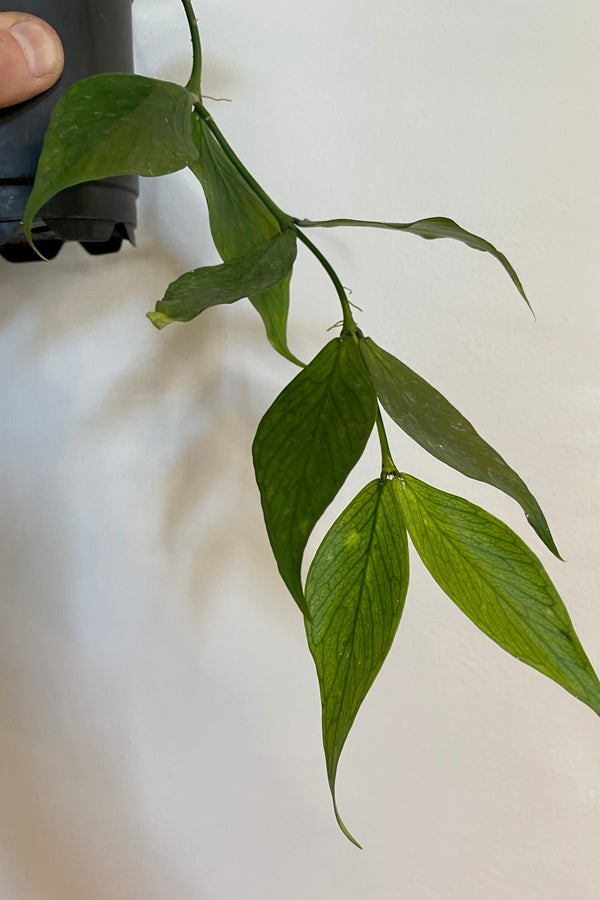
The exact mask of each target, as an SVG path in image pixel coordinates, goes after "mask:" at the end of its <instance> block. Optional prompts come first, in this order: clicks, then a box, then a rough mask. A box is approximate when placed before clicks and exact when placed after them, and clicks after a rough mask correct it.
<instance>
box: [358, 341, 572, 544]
mask: <svg viewBox="0 0 600 900" xmlns="http://www.w3.org/2000/svg"><path fill="white" fill-rule="evenodd" d="M360 348H361V352H362V355H363V359H364V360H365V363H366V366H367V369H368V370H369V374H370V376H371V378H372V380H373V384H374V385H375V390H376V391H377V396H378V397H379V400H380V401H381V405H382V406H383V408H384V409H385V410H386V412H387V413H388V414H389V415H390V416H391V418H392V419H393V420H394V422H396V424H397V425H399V426H400V428H402V430H403V431H405V432H406V434H408V435H410V437H411V438H413V440H415V441H416V442H417V443H418V444H420V445H421V447H424V448H425V450H427V451H428V452H429V453H431V455H432V456H435V457H436V458H437V459H440V460H441V461H442V462H444V463H446V464H447V465H449V466H452V468H453V469H457V470H458V471H459V472H462V474H463V475H467V476H468V477H469V478H475V479H476V480H477V481H484V482H486V484H491V485H493V486H494V487H497V488H498V489H499V490H501V491H504V493H505V494H508V495H509V497H512V498H513V499H514V500H516V501H517V503H519V504H520V506H521V507H522V509H523V511H524V513H525V515H526V517H527V520H528V522H529V524H530V525H531V527H532V528H533V529H534V530H535V532H536V533H537V534H538V535H539V537H540V538H541V540H542V541H543V542H544V544H546V546H547V547H548V548H549V550H551V551H552V553H554V554H555V555H556V556H559V553H558V550H557V549H556V545H555V543H554V540H553V538H552V534H551V533H550V528H549V527H548V523H547V522H546V518H545V516H544V513H543V512H542V510H541V508H540V506H539V504H538V502H537V500H536V499H535V497H534V496H533V494H532V493H531V491H530V490H529V488H528V487H527V485H526V484H525V482H524V481H523V480H522V479H521V478H520V477H519V476H518V475H517V473H516V472H515V471H513V469H511V467H510V466H509V465H508V463H506V462H505V461H504V460H503V459H502V457H501V456H500V455H499V454H498V453H496V451H495V450H494V449H493V447H490V445H489V444H488V443H486V441H484V440H483V438H482V437H480V436H479V434H478V433H477V432H476V431H475V429H474V428H473V426H472V425H471V423H470V422H469V421H468V420H467V419H465V417H464V416H463V415H462V414H461V413H460V412H459V411H458V410H457V409H456V408H455V407H454V406H452V404H451V403H449V402H448V400H446V398H445V397H443V396H442V394H440V393H439V391H437V390H436V389H435V388H434V387H432V386H431V385H430V384H428V383H427V382H426V381H425V380H424V379H423V378H421V376H420V375H417V373H416V372H413V371H412V369H409V368H408V366H405V365H404V363H402V362H400V360H399V359H396V357H395V356H392V354H391V353H388V352H387V351H386V350H382V349H381V347H378V346H377V344H375V343H374V341H372V340H371V339H370V338H365V339H363V340H361V342H360Z"/></svg>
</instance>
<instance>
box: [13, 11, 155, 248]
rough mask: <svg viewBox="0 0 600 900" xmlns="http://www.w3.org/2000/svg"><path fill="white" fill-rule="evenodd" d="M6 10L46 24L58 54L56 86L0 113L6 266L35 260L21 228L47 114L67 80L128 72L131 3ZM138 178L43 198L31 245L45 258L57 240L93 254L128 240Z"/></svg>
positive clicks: (132, 232)
mask: <svg viewBox="0 0 600 900" xmlns="http://www.w3.org/2000/svg"><path fill="white" fill-rule="evenodd" d="M9 7H10V9H11V10H15V11H17V12H28V13H33V14H34V15H36V16H39V17H40V18H42V19H45V20H46V21H47V22H49V23H50V24H51V25H52V26H53V27H54V28H55V29H56V31H57V32H58V34H59V35H60V37H61V40H62V42H63V45H64V49H65V70H64V72H63V75H62V76H61V78H60V80H59V81H58V83H57V84H56V85H55V86H54V87H53V88H51V89H50V90H49V91H46V93H45V94H42V95H41V96H40V97H35V98H33V99H32V100H28V101H27V102H25V103H21V104H19V105H18V106H13V107H10V108H9V109H6V110H0V254H1V255H2V256H4V257H5V258H6V259H8V260H10V261H12V262H26V261H29V260H35V259H38V258H39V257H38V256H37V255H36V254H35V253H34V252H33V250H32V249H31V248H30V247H29V245H28V244H27V242H26V240H25V236H24V234H23V227H22V219H23V213H24V212H25V207H26V205H27V200H28V198H29V194H30V193H31V186H32V184H33V179H34V177H35V170H36V167H37V162H38V159H39V156H40V153H41V149H42V144H43V140H44V134H45V132H46V129H47V127H48V122H49V121H50V115H51V113H52V110H53V108H54V106H55V105H56V103H57V101H58V100H59V98H60V97H61V96H62V94H64V93H65V91H66V90H67V88H69V87H70V86H71V85H72V84H74V82H76V81H79V80H80V79H82V78H86V77H87V76H88V75H97V74H99V73H101V72H133V46H132V28H131V0H10V3H9ZM137 195H138V179H137V178H136V177H134V176H131V177H119V178H106V179H104V180H102V181H95V182H89V183H87V184H81V185H77V186H76V187H72V188H68V189H67V190H66V191H62V193H60V194H58V195H57V196H56V197H54V198H53V199H52V200H50V201H49V202H48V203H47V204H46V206H44V207H43V208H42V209H41V210H40V212H39V213H38V215H37V217H36V220H35V223H34V234H35V240H36V243H37V244H39V246H40V250H41V251H42V253H43V254H44V256H46V257H47V258H48V259H52V258H54V257H55V256H56V254H57V253H58V252H59V250H60V248H61V247H62V245H63V243H64V242H65V241H79V242H80V243H81V244H82V246H83V247H85V249H86V250H88V251H89V252H90V253H93V254H100V253H112V252H115V251H117V250H119V249H120V247H121V243H122V241H123V239H124V238H125V239H127V240H129V241H131V242H132V243H133V242H134V235H135V226H136V224H137V220H136V198H137Z"/></svg>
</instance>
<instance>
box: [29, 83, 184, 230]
mask: <svg viewBox="0 0 600 900" xmlns="http://www.w3.org/2000/svg"><path fill="white" fill-rule="evenodd" d="M192 105H193V97H192V95H191V94H190V93H189V92H188V91H186V89H185V88H183V87H181V86H180V85H178V84H171V83H170V82H168V81H157V80H156V79H154V78H144V77H142V76H141V75H121V74H116V75H93V76H92V77H91V78H86V79H85V80H84V81H79V82H78V83H77V84H74V85H73V87H71V88H69V90H68V91H67V92H66V94H65V95H64V96H63V97H62V98H61V99H60V100H59V102H58V104H57V106H56V108H55V110H54V112H53V114H52V119H51V121H50V125H49V127H48V131H47V132H46V138H45V141H44V147H43V150H42V155H41V157H40V161H39V164H38V170H37V175H36V179H35V184H34V186H33V191H32V193H31V197H30V198H29V203H28V204H27V209H26V212H25V231H26V234H27V237H28V238H29V239H30V240H31V226H32V223H33V219H34V216H35V214H36V212H37V211H38V210H39V209H40V208H41V207H42V206H43V205H44V203H46V202H47V201H48V200H49V199H50V198H51V197H53V196H54V194H57V193H58V192H59V191H62V190H64V189H65V188H68V187H72V186H73V185H75V184H80V183H81V182H83V181H93V180H94V179H98V178H107V177H109V176H112V175H166V174H167V173H169V172H176V171H177V170H178V169H182V168H184V166H186V165H188V164H189V163H191V162H192V161H193V160H194V159H195V158H196V157H197V156H198V150H197V149H196V147H195V145H194V143H193V141H192V136H191V112H192Z"/></svg>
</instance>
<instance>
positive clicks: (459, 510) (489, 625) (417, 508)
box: [393, 475, 600, 715]
mask: <svg viewBox="0 0 600 900" xmlns="http://www.w3.org/2000/svg"><path fill="white" fill-rule="evenodd" d="M393 484H394V487H395V490H396V492H397V495H398V497H399V498H400V503H401V505H402V510H403V513H404V519H405V521H406V526H407V528H408V533H409V535H410V537H411V540H412V541H413V543H414V545H415V547H416V549H417V551H418V553H419V556H420V557H421V559H422V560H423V562H424V563H425V565H426V566H427V568H428V569H429V571H430V572H431V574H432V575H433V577H434V578H435V580H436V581H437V583H438V584H439V585H440V587H441V588H442V590H444V591H445V592H446V594H448V596H449V597H450V599H451V600H453V601H454V602H455V603H456V604H457V606H459V607H460V609H462V611H463V612H464V613H465V614H466V615H467V616H468V617H469V618H470V619H471V620H472V621H473V622H474V623H475V625H477V626H478V628H480V629H481V630H482V631H483V632H484V633H485V634H487V635H488V636H489V637H491V638H492V640H493V641H495V642H496V643H497V644H499V645H500V647H502V648H503V649H504V650H506V651H507V652H508V653H510V654H512V656H516V657H517V659H520V660H522V662H524V663H527V665H530V666H533V668H534V669H538V671H540V672H542V673H543V674H544V675H547V676H548V678H551V679H552V680H553V681H556V682H557V683H558V684H560V685H561V686H562V687H564V688H565V690H567V691H569V693H571V694H573V695H574V696H575V697H577V698H578V699H579V700H582V701H583V702H584V703H586V704H587V705H588V706H589V707H591V709H593V710H594V711H595V712H596V713H598V714H599V715H600V683H599V682H598V679H597V677H596V674H595V672H594V670H593V668H592V666H591V663H590V661H589V660H588V658H587V656H586V654H585V652H584V650H583V647H582V646H581V644H580V642H579V639H578V637H577V635H576V633H575V630H574V628H573V625H572V623H571V620H570V618H569V614H568V612H567V610H566V609H565V606H564V604H563V602H562V600H561V598H560V597H559V595H558V593H557V591H556V589H555V587H554V585H553V584H552V582H551V581H550V578H549V577H548V575H547V573H546V571H545V570H544V567H543V566H542V564H541V562H540V561H539V559H538V558H537V556H535V554H534V553H532V552H531V550H530V549H529V548H528V547H527V545H526V544H524V543H523V541H522V540H521V539H520V538H519V537H518V536H517V535H516V534H515V533H514V532H513V531H511V529H510V528H508V527H507V526H506V525H504V524H503V523H502V522H500V521H499V520H498V519H496V518H494V516H491V515H490V514H489V513H487V512H485V510H483V509H480V508H479V507H478V506H475V505H474V504H472V503H469V502H468V501H467V500H463V499H462V498H460V497H455V496H453V495H452V494H446V493H444V492H443V491H439V490H437V489H436V488H433V487H431V486H430V485H427V484H424V483H423V482H422V481H418V480H417V479H416V478H412V477H411V476H410V475H402V476H401V477H400V479H396V480H395V481H394V482H393Z"/></svg>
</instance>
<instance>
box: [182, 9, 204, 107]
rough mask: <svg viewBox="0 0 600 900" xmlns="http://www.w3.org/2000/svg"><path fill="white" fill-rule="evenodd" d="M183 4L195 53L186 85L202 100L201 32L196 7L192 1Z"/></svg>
mask: <svg viewBox="0 0 600 900" xmlns="http://www.w3.org/2000/svg"><path fill="white" fill-rule="evenodd" d="M182 3H183V8H184V9H185V14H186V16H187V20H188V25H189V27H190V34H191V36H192V52H193V63H192V74H191V75H190V80H189V81H188V83H187V84H186V88H187V90H188V91H190V92H191V93H192V94H195V96H196V97H198V98H200V97H201V96H202V94H201V87H200V83H201V79H202V45H201V43H200V32H199V31H198V19H197V18H196V14H195V12H194V7H193V6H192V0H182Z"/></svg>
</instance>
